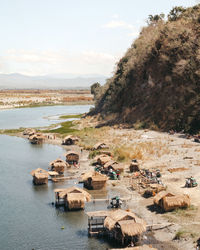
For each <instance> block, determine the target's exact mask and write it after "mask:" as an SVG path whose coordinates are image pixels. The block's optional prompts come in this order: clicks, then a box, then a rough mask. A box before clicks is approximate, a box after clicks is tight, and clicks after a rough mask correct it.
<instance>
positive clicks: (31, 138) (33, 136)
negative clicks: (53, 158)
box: [29, 133, 45, 140]
mask: <svg viewBox="0 0 200 250" xmlns="http://www.w3.org/2000/svg"><path fill="white" fill-rule="evenodd" d="M34 139H36V140H43V139H45V137H44V136H43V134H42V133H37V134H33V135H31V136H29V140H34Z"/></svg>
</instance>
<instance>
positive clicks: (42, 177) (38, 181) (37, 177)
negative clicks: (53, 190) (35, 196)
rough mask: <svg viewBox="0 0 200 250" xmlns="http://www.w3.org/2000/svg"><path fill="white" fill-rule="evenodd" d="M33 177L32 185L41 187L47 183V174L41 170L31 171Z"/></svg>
mask: <svg viewBox="0 0 200 250" xmlns="http://www.w3.org/2000/svg"><path fill="white" fill-rule="evenodd" d="M31 175H32V176H33V183H34V184H35V185H42V184H47V183H48V172H47V171H46V170H44V169H42V168H37V169H36V170H33V171H31Z"/></svg>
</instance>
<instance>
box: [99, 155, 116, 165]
mask: <svg viewBox="0 0 200 250" xmlns="http://www.w3.org/2000/svg"><path fill="white" fill-rule="evenodd" d="M95 159H96V161H97V163H98V164H99V165H101V166H104V165H105V164H106V163H107V162H109V161H110V160H111V159H112V158H111V157H110V156H109V155H106V154H102V155H98V156H97V157H96V158H95Z"/></svg>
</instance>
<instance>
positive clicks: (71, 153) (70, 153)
mask: <svg viewBox="0 0 200 250" xmlns="http://www.w3.org/2000/svg"><path fill="white" fill-rule="evenodd" d="M65 155H66V156H68V155H79V154H78V153H77V152H75V151H67V153H66V154H65Z"/></svg>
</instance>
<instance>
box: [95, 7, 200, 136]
mask: <svg viewBox="0 0 200 250" xmlns="http://www.w3.org/2000/svg"><path fill="white" fill-rule="evenodd" d="M95 113H96V114H97V113H101V115H102V116H104V117H105V118H106V117H112V116H111V114H114V115H113V117H115V119H114V120H113V122H128V123H136V122H140V123H141V124H142V126H143V127H151V126H155V127H158V128H159V129H162V130H168V129H176V130H182V129H184V130H185V131H189V132H194V133H196V132H197V131H199V130H200V5H197V6H194V7H193V8H188V9H186V10H185V11H184V12H183V13H181V14H180V15H179V16H178V17H177V18H176V19H175V20H173V21H169V20H168V21H167V22H166V21H163V20H158V21H157V22H152V23H151V24H149V26H147V27H145V28H143V30H142V32H141V34H140V36H139V38H138V39H137V40H136V41H135V42H134V43H133V44H132V46H131V48H130V49H128V51H127V52H126V54H125V55H124V57H123V58H122V59H121V60H120V61H119V63H118V65H117V69H116V72H115V74H114V75H113V77H112V78H111V79H109V80H108V82H107V83H106V85H105V86H104V87H102V94H101V96H100V97H99V98H98V100H97V102H96V106H95V109H94V110H93V114H95Z"/></svg>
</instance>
